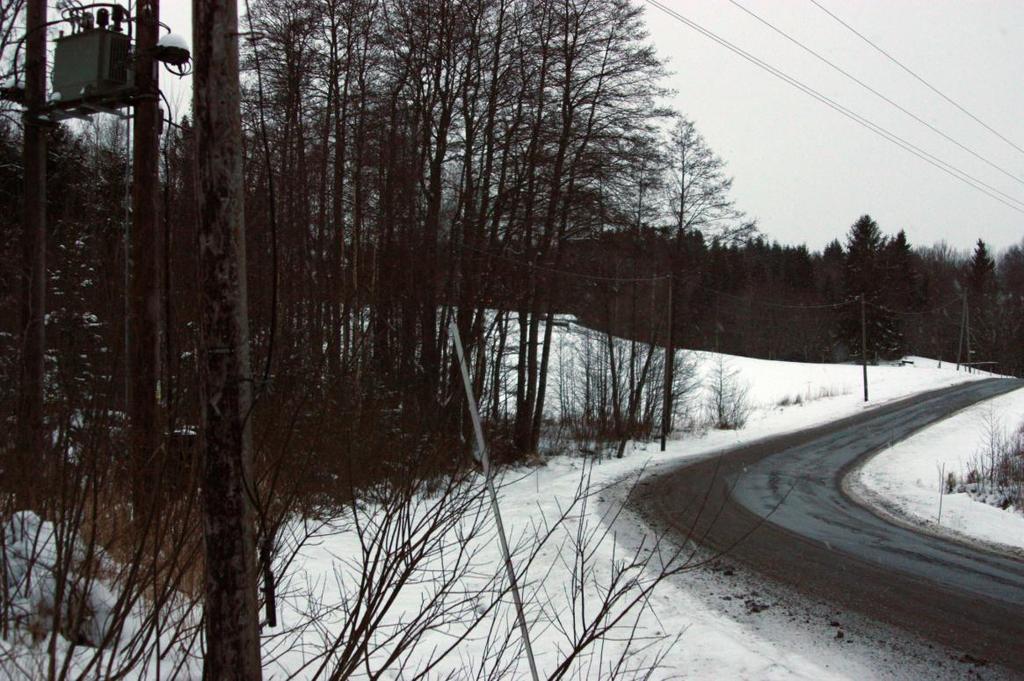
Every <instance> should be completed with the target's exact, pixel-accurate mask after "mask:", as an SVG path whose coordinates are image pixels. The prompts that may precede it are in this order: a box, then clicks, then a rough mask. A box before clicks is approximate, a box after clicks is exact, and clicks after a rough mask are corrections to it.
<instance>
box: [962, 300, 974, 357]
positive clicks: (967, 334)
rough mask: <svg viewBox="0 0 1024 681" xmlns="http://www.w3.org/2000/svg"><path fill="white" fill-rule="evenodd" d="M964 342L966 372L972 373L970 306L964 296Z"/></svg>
mask: <svg viewBox="0 0 1024 681" xmlns="http://www.w3.org/2000/svg"><path fill="white" fill-rule="evenodd" d="M964 342H965V343H966V344H967V355H966V358H967V362H966V363H965V366H966V367H967V373H969V374H971V373H974V363H973V362H971V306H970V304H969V303H968V302H967V297H966V296H964Z"/></svg>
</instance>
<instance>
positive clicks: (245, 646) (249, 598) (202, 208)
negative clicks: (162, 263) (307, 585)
mask: <svg viewBox="0 0 1024 681" xmlns="http://www.w3.org/2000/svg"><path fill="white" fill-rule="evenodd" d="M192 31H193V33H192V41H193V45H195V71H194V74H195V75H194V76H193V93H194V101H193V112H194V116H195V135H196V157H197V158H196V171H197V173H196V174H197V178H196V188H197V193H198V202H197V203H198V208H199V220H198V222H199V289H200V296H201V315H200V318H201V333H200V344H201V345H200V352H201V361H200V409H201V414H202V447H203V450H204V455H205V456H204V464H203V474H202V491H203V539H204V546H205V556H206V561H205V562H206V593H205V603H204V620H205V626H206V656H205V658H204V661H203V678H205V679H238V680H239V681H241V680H242V679H245V680H246V681H249V680H250V679H259V678H261V670H260V638H259V628H258V624H259V620H258V617H259V611H258V609H257V600H256V547H255V528H254V526H253V519H254V509H253V502H252V495H251V494H250V492H251V491H252V489H251V486H252V485H253V484H254V482H253V477H252V467H253V463H252V432H251V420H250V418H249V417H250V406H251V403H252V382H251V379H252V374H251V372H250V366H249V319H248V314H247V311H246V309H247V308H246V290H245V256H244V253H245V223H244V221H243V216H244V210H243V209H244V193H243V185H242V179H243V178H242V120H241V108H240V107H241V88H240V86H239V82H238V41H239V34H238V5H237V2H235V0H193V2H192ZM247 488H248V489H247Z"/></svg>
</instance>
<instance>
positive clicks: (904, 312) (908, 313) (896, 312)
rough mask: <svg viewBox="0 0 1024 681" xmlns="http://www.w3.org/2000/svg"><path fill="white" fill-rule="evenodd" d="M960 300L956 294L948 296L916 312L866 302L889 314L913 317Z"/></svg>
mask: <svg viewBox="0 0 1024 681" xmlns="http://www.w3.org/2000/svg"><path fill="white" fill-rule="evenodd" d="M960 300H961V297H960V296H956V297H953V298H950V299H949V300H947V301H946V302H944V303H943V304H942V305H938V306H936V307H933V308H931V309H930V310H919V311H916V312H912V311H909V310H894V309H892V308H891V307H887V306H885V305H882V304H880V303H872V302H871V301H868V303H867V304H868V305H870V306H871V307H873V308H875V309H876V310H882V311H884V312H888V313H890V314H894V315H898V316H901V317H914V316H923V315H929V314H934V313H936V312H941V311H942V310H945V309H946V308H948V307H949V306H950V305H952V304H953V303H959V302H960Z"/></svg>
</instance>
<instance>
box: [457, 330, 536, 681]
mask: <svg viewBox="0 0 1024 681" xmlns="http://www.w3.org/2000/svg"><path fill="white" fill-rule="evenodd" d="M448 329H449V331H450V332H451V335H452V339H453V340H454V342H455V354H456V355H458V357H459V367H460V368H461V369H462V385H463V386H465V388H466V401H467V402H468V403H469V415H470V417H471V418H472V419H473V431H474V432H475V433H476V449H475V450H474V451H473V456H474V458H475V459H476V460H477V461H478V462H479V463H480V467H481V468H482V469H483V473H484V484H485V485H486V486H487V493H488V496H490V499H491V511H492V512H493V513H494V521H495V523H496V524H497V526H498V543H499V544H501V554H502V557H503V558H504V559H505V572H506V573H507V574H508V581H509V584H510V585H511V587H512V600H513V601H514V602H515V605H516V616H517V617H518V618H519V629H520V631H521V632H522V636H523V646H524V647H525V648H526V658H527V659H528V660H529V662H530V673H531V674H532V675H533V681H539V679H540V677H539V676H538V675H537V663H536V661H535V660H534V659H533V647H532V646H531V645H530V629H529V627H528V626H527V625H526V613H525V611H524V610H523V599H522V597H521V596H520V595H519V585H518V584H517V582H516V571H515V569H514V568H513V567H512V556H511V555H510V554H509V551H508V539H506V537H505V525H504V523H502V522H501V509H500V508H499V507H498V495H497V493H496V492H495V491H494V481H493V479H492V477H491V462H490V457H488V455H487V445H486V443H485V442H484V429H483V427H482V426H481V425H480V412H479V411H478V410H477V406H476V397H475V396H474V395H473V382H472V381H471V380H470V377H469V368H468V366H467V365H466V355H465V353H463V351H462V339H461V338H460V337H459V326H458V324H456V323H455V320H454V319H453V320H451V322H450V323H449V324H448Z"/></svg>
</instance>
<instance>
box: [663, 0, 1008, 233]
mask: <svg viewBox="0 0 1024 681" xmlns="http://www.w3.org/2000/svg"><path fill="white" fill-rule="evenodd" d="M645 1H646V2H647V3H648V4H650V5H651V6H652V7H655V8H657V9H659V10H661V11H662V12H664V13H665V14H667V15H668V16H669V17H671V18H673V19H675V20H676V21H679V22H680V23H683V24H684V25H686V26H688V27H690V28H692V29H693V30H695V31H697V32H698V33H700V34H702V35H704V36H705V37H707V38H709V39H710V40H712V41H714V42H716V43H718V44H719V45H721V46H723V47H725V48H726V49H728V50H730V51H732V52H734V53H735V54H737V55H739V56H740V57H742V58H743V59H745V60H747V61H749V62H750V63H752V64H754V65H755V66H757V67H759V68H761V69H763V70H765V71H767V72H768V73H770V74H771V75H773V76H775V77H776V78H779V79H780V80H782V81H784V82H786V83H788V84H790V85H792V86H793V87H795V88H797V89H798V90H800V91H801V92H803V93H805V94H807V95H808V96H810V97H812V98H814V99H816V100H818V101H819V102H821V103H823V104H825V105H826V106H828V107H830V108H832V109H834V110H835V111H838V112H839V113H841V114H842V115H844V116H846V117H847V118H849V119H851V120H853V121H854V122H856V123H858V124H859V125H861V126H862V127H864V128H867V129H868V130H870V131H871V132H873V133H875V134H876V135H878V136H879V137H882V138H883V139H886V140H888V141H889V142H892V143H893V144H895V145H896V146H898V147H900V148H902V149H904V150H905V151H907V152H909V153H911V154H913V155H914V156H917V157H918V158H920V159H921V160H923V161H925V162H927V163H929V164H930V165H932V166H934V167H935V168H938V169H939V170H941V171H942V172H944V173H946V174H947V175H949V176H950V177H953V178H955V179H957V180H960V181H961V182H963V183H964V184H966V185H968V186H970V187H973V188H974V189H976V190H977V191H979V192H981V193H983V194H985V195H986V196H988V197H989V198H991V199H994V200H996V201H998V202H1000V203H1002V204H1003V205H1005V206H1006V207H1008V208H1010V209H1012V210H1015V211H1017V212H1018V213H1022V214H1024V201H1020V200H1018V199H1016V198H1014V197H1012V196H1009V195H1008V194H1005V193H1004V192H1002V191H1000V190H998V189H996V188H995V187H992V186H991V185H989V184H987V183H986V182H984V181H982V180H979V179H978V178H976V177H973V176H972V175H970V174H968V173H966V172H964V171H962V170H960V169H958V168H956V167H955V166H953V165H952V164H950V163H948V162H946V161H943V160H942V159H940V158H938V157H936V156H935V155H933V154H930V153H929V152H927V151H925V150H924V149H921V148H920V147H918V146H917V145H915V144H913V143H911V142H908V141H907V140H905V139H903V138H902V137H900V136H899V135H896V134H895V133H892V132H889V131H888V130H886V129H885V128H883V127H882V126H880V125H878V124H876V123H874V122H872V121H870V120H869V119H867V118H865V117H863V116H861V115H860V114H858V113H856V112H854V111H852V110H850V109H848V108H847V107H845V106H843V105H842V104H840V103H838V102H837V101H835V100H834V99H832V98H830V97H828V96H827V95H824V94H822V93H820V92H818V91H817V90H815V89H814V88H812V87H810V86H809V85H806V84H804V83H803V82H801V81H799V80H797V79H796V78H793V77H792V76H790V75H788V74H786V73H784V72H783V71H781V70H779V69H778V68H776V67H774V66H772V65H771V64H769V63H767V62H765V61H764V60H762V59H760V58H758V57H756V56H754V55H753V54H751V53H749V52H747V51H746V50H744V49H742V48H741V47H739V46H737V45H735V44H733V43H731V42H729V41H728V40H726V39H725V38H722V37H721V36H719V35H717V34H716V33H714V32H712V31H710V30H708V29H706V28H704V27H703V26H701V25H700V24H698V23H696V22H694V21H691V20H690V19H688V18H687V17H685V16H683V15H682V14H679V13H678V12H676V11H675V10H673V9H671V8H669V7H666V6H665V5H664V4H662V3H661V2H659V1H658V0H645ZM1004 197H1005V198H1004Z"/></svg>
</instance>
